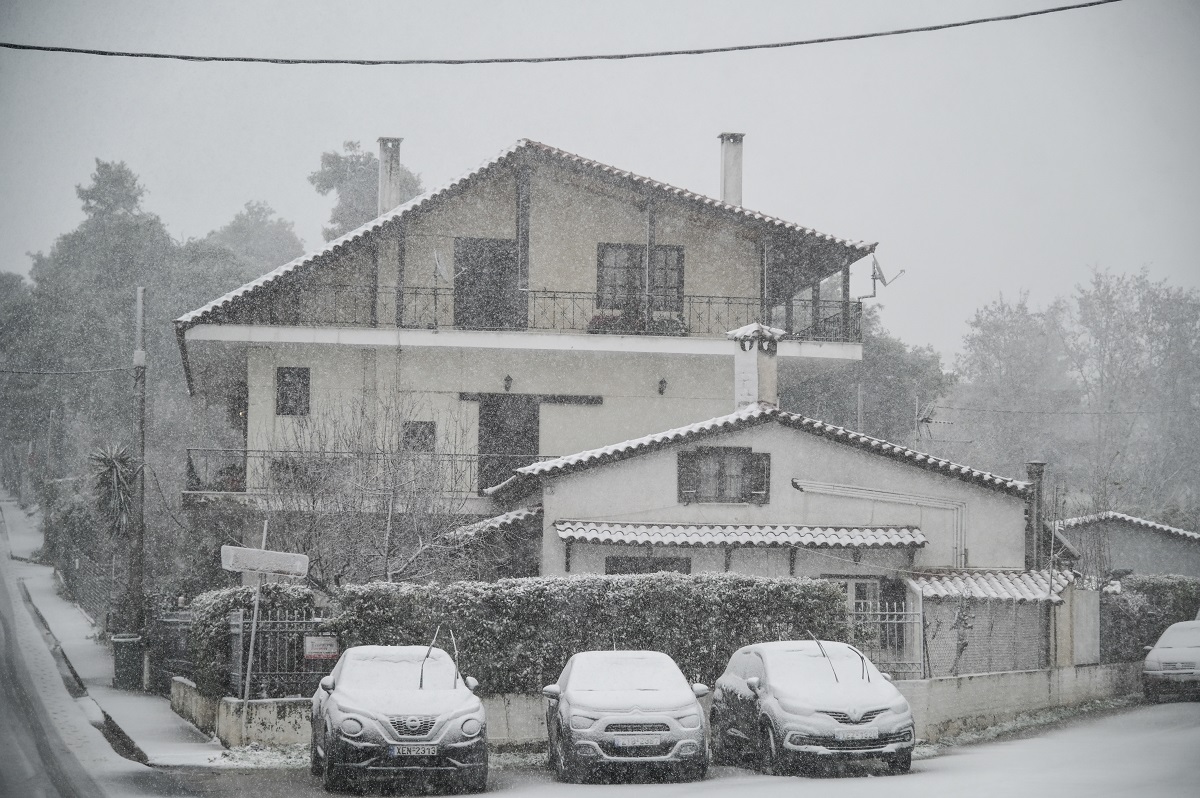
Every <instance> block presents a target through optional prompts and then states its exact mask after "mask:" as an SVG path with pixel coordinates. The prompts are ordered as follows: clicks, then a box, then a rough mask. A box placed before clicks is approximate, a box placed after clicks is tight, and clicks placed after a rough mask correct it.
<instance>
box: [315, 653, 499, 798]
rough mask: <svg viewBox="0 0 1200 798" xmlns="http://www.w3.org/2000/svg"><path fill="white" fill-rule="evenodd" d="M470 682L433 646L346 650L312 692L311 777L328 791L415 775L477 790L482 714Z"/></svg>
mask: <svg viewBox="0 0 1200 798" xmlns="http://www.w3.org/2000/svg"><path fill="white" fill-rule="evenodd" d="M476 687H478V682H476V681H475V680H474V679H472V678H471V677H469V676H468V677H466V678H464V677H463V676H462V675H461V674H459V672H458V667H457V666H456V665H455V664H454V660H453V658H451V656H450V655H449V654H447V653H446V652H445V651H443V650H442V649H440V648H434V647H433V646H354V647H353V648H348V649H346V650H345V651H344V652H343V653H342V656H341V658H340V659H339V660H338V663H337V665H336V666H334V669H333V673H331V674H330V675H329V676H326V677H325V678H324V679H322V680H321V685H320V687H318V688H317V691H316V693H314V694H313V699H312V773H313V775H315V776H321V777H322V781H323V783H324V787H325V789H326V790H327V791H334V790H341V789H346V788H348V787H350V786H351V785H352V784H353V783H354V782H357V781H360V780H361V781H391V780H398V779H401V778H404V777H412V776H422V777H441V778H444V779H446V780H449V781H452V782H454V783H455V785H456V786H458V787H459V788H460V789H462V790H464V791H466V792H481V791H482V790H483V789H484V787H485V785H486V784H487V772H488V752H487V718H486V717H485V716H484V711H483V703H482V702H481V701H480V700H479V698H478V697H477V696H476V695H475V693H474V690H475V688H476Z"/></svg>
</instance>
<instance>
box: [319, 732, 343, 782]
mask: <svg viewBox="0 0 1200 798" xmlns="http://www.w3.org/2000/svg"><path fill="white" fill-rule="evenodd" d="M321 764H322V768H321V786H322V787H324V788H325V792H342V791H343V790H346V789H348V788H349V787H350V780H349V778H347V776H346V774H344V773H342V772H341V769H340V766H341V763H340V762H338V761H337V757H336V756H335V754H334V748H333V745H332V744H331V743H330V739H329V735H328V733H327V734H326V735H325V755H324V756H322V757H321Z"/></svg>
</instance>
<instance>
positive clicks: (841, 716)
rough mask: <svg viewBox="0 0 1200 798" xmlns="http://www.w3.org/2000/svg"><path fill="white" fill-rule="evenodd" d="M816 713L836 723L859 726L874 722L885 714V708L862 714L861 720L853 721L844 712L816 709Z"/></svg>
mask: <svg viewBox="0 0 1200 798" xmlns="http://www.w3.org/2000/svg"><path fill="white" fill-rule="evenodd" d="M817 711H818V712H820V713H821V714H822V715H828V716H829V717H831V718H833V719H834V720H836V721H837V722H838V723H848V724H850V725H851V726H861V725H862V724H864V723H870V722H871V721H873V720H875V718H877V717H879V716H880V715H882V714H883V713H884V712H887V707H884V708H883V709H872V710H871V711H869V712H864V713H863V716H862V717H861V718H859V719H858V720H853V719H852V718H851V717H850V716H849V715H847V714H846V713H845V712H831V711H829V710H825V709H818V710H817Z"/></svg>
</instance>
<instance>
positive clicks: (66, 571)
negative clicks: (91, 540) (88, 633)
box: [56, 539, 117, 630]
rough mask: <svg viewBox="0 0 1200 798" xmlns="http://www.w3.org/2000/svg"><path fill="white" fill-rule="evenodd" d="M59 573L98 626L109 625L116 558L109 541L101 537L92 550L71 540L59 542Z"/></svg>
mask: <svg viewBox="0 0 1200 798" xmlns="http://www.w3.org/2000/svg"><path fill="white" fill-rule="evenodd" d="M57 559H58V562H57V563H56V566H57V569H58V573H59V576H61V577H62V580H63V582H64V583H65V584H66V586H67V590H68V591H69V592H70V594H71V598H72V599H74V600H75V602H76V603H77V604H78V605H79V606H80V607H82V608H83V611H84V612H86V613H87V614H88V615H90V616H91V617H92V619H93V620H94V621H95V622H96V625H97V626H99V627H100V628H101V629H104V630H106V629H107V628H108V616H109V611H110V610H111V606H110V605H111V601H112V586H113V573H114V571H115V570H116V568H117V560H116V557H115V555H114V552H113V546H112V545H111V543H109V542H107V541H104V542H102V543H100V544H99V545H97V546H96V547H95V550H86V549H84V548H82V547H80V546H77V545H75V543H74V542H72V541H71V540H69V539H68V540H60V541H59V543H58V558H57Z"/></svg>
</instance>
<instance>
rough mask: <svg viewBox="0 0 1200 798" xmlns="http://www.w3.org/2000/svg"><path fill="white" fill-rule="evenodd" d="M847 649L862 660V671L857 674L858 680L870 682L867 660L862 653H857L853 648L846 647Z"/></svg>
mask: <svg viewBox="0 0 1200 798" xmlns="http://www.w3.org/2000/svg"><path fill="white" fill-rule="evenodd" d="M847 648H849V649H850V650H851V651H853V652H854V653H855V654H857V655H858V658H859V659H860V660H862V670H861V671H860V672H859V674H858V678H860V679H862V678H864V677H865V678H866V680H867V681H868V682H869V681H871V672H870V671H869V670H867V658H866V657H864V656H863V655H862V652H861V651H859V650H858V649H857V648H855V647H854V646H847Z"/></svg>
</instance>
